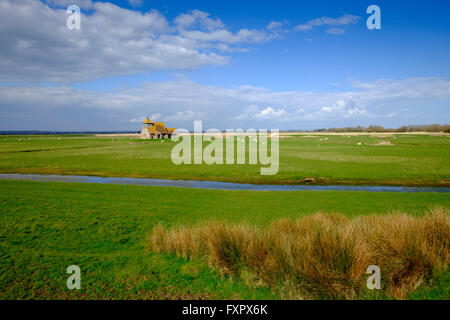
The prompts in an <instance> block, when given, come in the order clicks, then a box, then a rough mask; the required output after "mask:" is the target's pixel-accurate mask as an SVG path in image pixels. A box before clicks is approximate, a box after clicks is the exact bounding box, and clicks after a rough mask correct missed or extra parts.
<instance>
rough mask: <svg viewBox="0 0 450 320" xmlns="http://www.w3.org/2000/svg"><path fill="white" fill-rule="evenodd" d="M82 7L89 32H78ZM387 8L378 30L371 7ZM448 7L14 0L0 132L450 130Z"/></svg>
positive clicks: (1, 13) (4, 12) (5, 14)
mask: <svg viewBox="0 0 450 320" xmlns="http://www.w3.org/2000/svg"><path fill="white" fill-rule="evenodd" d="M69 4H78V5H79V6H80V7H81V11H82V16H81V29H80V30H69V29H67V27H65V21H66V19H67V15H66V13H65V8H67V6H68V5H69ZM372 4H376V5H378V6H379V7H380V9H381V29H380V30H369V29H368V28H367V27H366V19H367V18H368V17H369V14H367V13H366V8H367V7H368V6H369V5H372ZM449 10H450V2H448V1H282V0H279V1H162V0H148V1H146V0H142V1H138V0H134V1H133V0H131V1H128V0H123V1H109V2H106V1H105V2H96V1H91V0H80V1H76V0H70V1H67V0H47V1H39V0H16V1H12V0H5V1H3V2H2V3H1V4H0V25H2V28H0V45H1V46H0V74H2V76H1V77H0V114H1V118H0V130H24V129H25V130H26V129H29V130H137V129H139V127H140V121H141V120H142V117H144V116H147V115H148V116H151V117H152V118H153V119H155V120H158V121H165V122H166V123H167V125H169V126H176V127H178V128H180V127H183V128H188V129H190V128H191V127H192V125H193V121H194V120H203V121H204V123H205V125H204V126H206V127H217V128H219V129H225V128H237V127H242V128H269V129H270V128H279V129H314V128H322V127H339V126H347V125H370V124H380V125H385V126H394V127H395V126H400V125H403V124H419V123H434V122H438V123H445V122H450V121H449V120H450V112H449V107H450V105H449V102H450V82H449V77H450V74H449V73H450V59H448V52H450V50H449V49H450V37H449V36H450V22H449V21H448V18H447V12H449Z"/></svg>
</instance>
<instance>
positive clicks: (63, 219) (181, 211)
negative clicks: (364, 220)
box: [0, 181, 450, 299]
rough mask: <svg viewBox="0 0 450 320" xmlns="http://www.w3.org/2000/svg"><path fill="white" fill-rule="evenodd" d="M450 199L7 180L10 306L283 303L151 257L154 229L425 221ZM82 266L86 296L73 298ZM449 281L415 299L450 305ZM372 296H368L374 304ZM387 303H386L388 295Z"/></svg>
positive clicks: (0, 290)
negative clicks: (330, 220)
mask: <svg viewBox="0 0 450 320" xmlns="http://www.w3.org/2000/svg"><path fill="white" fill-rule="evenodd" d="M449 205H450V198H449V195H448V194H436V193H416V194H408V193H400V194H397V193H370V192H331V191H330V192H328V191H327V192H307V191H306V192H254V191H219V190H194V189H182V188H167V187H142V186H117V185H96V184H71V183H56V182H24V181H0V247H1V253H0V298H2V299H29V298H33V299H67V298H76V299H78V298H79V299H87V298H90V299H118V298H128V299H131V298H133V299H180V298H185V299H189V298H190V299H207V298H209V299H214V298H215V299H222V298H227V299H280V298H283V297H284V296H283V295H282V294H281V293H280V292H277V291H272V290H269V289H268V288H267V287H265V286H260V285H254V284H252V283H251V281H249V280H248V279H247V280H246V279H245V278H244V279H233V280H230V279H228V278H227V277H221V276H220V274H219V273H218V272H217V271H215V270H211V269H210V268H209V267H208V263H206V262H204V261H202V260H201V259H193V260H187V259H183V258H179V257H176V256H174V255H167V254H162V253H161V254H158V253H151V252H149V251H148V250H147V249H146V246H147V241H148V236H149V234H150V231H151V229H152V228H153V227H154V226H156V225H157V224H159V223H162V224H163V225H164V226H167V227H170V226H176V225H183V226H191V225H194V224H196V223H201V222H204V221H208V220H210V219H214V220H221V221H224V222H230V223H240V222H247V223H250V224H252V225H255V226H267V225H269V224H270V223H271V222H272V221H274V220H276V219H279V218H281V217H285V218H290V219H295V218H299V217H302V216H305V215H310V214H313V213H316V212H328V213H329V212H337V211H338V212H341V213H342V214H344V215H345V216H348V217H357V216H360V215H368V214H384V213H386V212H397V211H402V212H408V213H410V214H413V215H416V216H421V215H422V214H424V212H426V211H428V208H432V207H435V206H440V207H449ZM72 264H75V265H78V266H80V268H81V272H82V290H79V291H78V290H67V289H66V279H67V276H68V275H67V274H66V273H65V270H66V268H67V266H69V265H72ZM448 281H450V279H449V277H448V274H440V275H438V276H437V277H436V279H435V283H434V285H433V286H431V287H430V286H429V285H427V284H423V285H422V286H420V288H418V290H417V291H416V292H415V293H414V294H412V295H411V296H410V298H441V299H442V298H448V291H447V290H448V287H449V283H448ZM364 297H366V298H367V296H362V297H361V298H364ZM379 297H383V296H382V295H381V296H379Z"/></svg>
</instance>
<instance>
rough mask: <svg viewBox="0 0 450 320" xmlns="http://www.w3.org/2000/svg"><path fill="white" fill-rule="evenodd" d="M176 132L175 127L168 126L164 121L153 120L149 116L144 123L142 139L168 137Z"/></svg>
mask: <svg viewBox="0 0 450 320" xmlns="http://www.w3.org/2000/svg"><path fill="white" fill-rule="evenodd" d="M174 134H176V130H175V128H166V126H165V125H164V122H152V121H151V120H150V119H149V118H148V117H147V118H146V119H145V121H144V122H143V123H142V131H141V134H140V138H141V139H167V138H171V137H172V135H174Z"/></svg>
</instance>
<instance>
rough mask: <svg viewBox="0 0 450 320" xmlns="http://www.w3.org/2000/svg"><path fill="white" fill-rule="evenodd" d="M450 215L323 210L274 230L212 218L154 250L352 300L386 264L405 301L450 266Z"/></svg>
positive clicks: (154, 235)
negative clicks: (373, 268) (371, 272)
mask: <svg viewBox="0 0 450 320" xmlns="http://www.w3.org/2000/svg"><path fill="white" fill-rule="evenodd" d="M449 248H450V215H449V211H448V210H445V209H441V208H436V209H433V210H432V211H431V212H430V213H429V214H427V215H425V216H423V217H412V216H409V215H407V214H401V213H396V214H389V215H386V216H376V215H372V216H364V217H358V218H355V219H348V218H346V217H345V216H343V215H339V214H322V213H319V214H316V215H313V216H306V217H303V218H299V219H297V220H296V221H291V220H288V219H281V220H278V221H275V222H273V223H272V224H271V225H270V226H269V227H268V228H257V227H253V226H250V225H246V224H238V225H233V224H228V223H223V222H221V223H219V222H209V223H206V224H201V225H198V226H194V227H182V228H177V229H172V230H168V229H166V228H164V227H162V226H161V225H159V226H157V227H155V228H154V229H153V230H152V232H151V234H150V241H149V249H150V250H152V251H155V252H163V253H171V254H176V255H178V256H181V257H185V258H192V257H203V258H206V259H207V260H208V261H209V262H210V264H211V265H212V266H214V267H216V268H217V269H218V270H219V271H220V272H221V273H222V274H226V275H229V276H239V275H240V274H242V273H243V272H246V273H248V272H250V273H251V274H252V275H254V277H255V278H257V279H258V280H260V281H262V282H263V283H265V284H266V285H269V286H271V287H272V288H275V289H278V290H280V291H281V292H284V293H285V297H287V298H321V299H352V298H356V297H358V296H364V293H367V288H366V279H367V277H368V275H367V274H366V270H367V267H368V266H369V265H378V266H379V267H380V268H381V273H382V274H381V277H382V291H383V293H384V294H385V296H391V297H394V298H398V299H403V298H406V297H407V295H408V294H410V293H411V292H412V291H413V290H414V289H416V288H417V287H418V286H419V285H421V284H422V283H424V282H428V281H430V280H432V279H433V276H434V273H435V272H438V271H442V270H447V268H448V263H449V260H450V253H449Z"/></svg>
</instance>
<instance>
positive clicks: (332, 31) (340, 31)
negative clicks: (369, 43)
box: [326, 28, 345, 35]
mask: <svg viewBox="0 0 450 320" xmlns="http://www.w3.org/2000/svg"><path fill="white" fill-rule="evenodd" d="M326 33H330V34H336V35H339V34H344V33H345V29H342V28H330V29H327V30H326Z"/></svg>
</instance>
